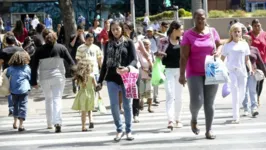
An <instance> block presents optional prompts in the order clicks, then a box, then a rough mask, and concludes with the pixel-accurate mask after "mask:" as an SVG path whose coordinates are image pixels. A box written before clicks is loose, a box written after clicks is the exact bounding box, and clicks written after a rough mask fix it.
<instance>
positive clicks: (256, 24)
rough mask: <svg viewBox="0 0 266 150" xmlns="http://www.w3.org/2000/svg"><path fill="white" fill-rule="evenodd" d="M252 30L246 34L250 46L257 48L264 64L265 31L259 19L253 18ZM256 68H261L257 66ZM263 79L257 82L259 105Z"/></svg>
mask: <svg viewBox="0 0 266 150" xmlns="http://www.w3.org/2000/svg"><path fill="white" fill-rule="evenodd" d="M251 25H252V31H251V32H249V33H248V34H249V35H250V36H251V39H252V43H251V46H254V47H256V48H257V49H259V52H260V55H261V58H262V61H263V63H264V65H266V38H265V37H266V32H265V31H263V29H262V27H261V23H260V21H259V19H254V20H253V21H252V23H251ZM258 69H262V68H260V67H259V66H258ZM263 81H264V80H261V81H259V82H258V83H257V93H258V105H260V95H261V92H262V88H263Z"/></svg>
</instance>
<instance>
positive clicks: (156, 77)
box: [151, 58, 165, 86]
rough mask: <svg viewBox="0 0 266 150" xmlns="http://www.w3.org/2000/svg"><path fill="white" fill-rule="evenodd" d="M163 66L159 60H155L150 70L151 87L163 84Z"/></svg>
mask: <svg viewBox="0 0 266 150" xmlns="http://www.w3.org/2000/svg"><path fill="white" fill-rule="evenodd" d="M164 69H165V66H164V65H163V64H162V61H161V59H160V58H156V60H155V63H154V64H153V68H152V77H151V83H152V85H153V86H158V85H161V84H163V83H164V81H165V75H164Z"/></svg>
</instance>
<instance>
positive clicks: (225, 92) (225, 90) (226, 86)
mask: <svg viewBox="0 0 266 150" xmlns="http://www.w3.org/2000/svg"><path fill="white" fill-rule="evenodd" d="M230 93H231V89H230V86H229V84H228V83H225V84H224V85H223V89H222V96H223V98H225V97H226V96H228V95H229V94H230Z"/></svg>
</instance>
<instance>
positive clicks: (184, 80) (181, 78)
mask: <svg viewBox="0 0 266 150" xmlns="http://www.w3.org/2000/svg"><path fill="white" fill-rule="evenodd" d="M179 83H180V84H182V85H183V86H185V84H186V83H187V79H186V77H185V75H180V77H179Z"/></svg>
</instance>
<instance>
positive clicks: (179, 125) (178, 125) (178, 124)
mask: <svg viewBox="0 0 266 150" xmlns="http://www.w3.org/2000/svg"><path fill="white" fill-rule="evenodd" d="M175 127H176V128H182V127H183V124H182V123H181V122H178V121H177V122H176V124H175Z"/></svg>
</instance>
